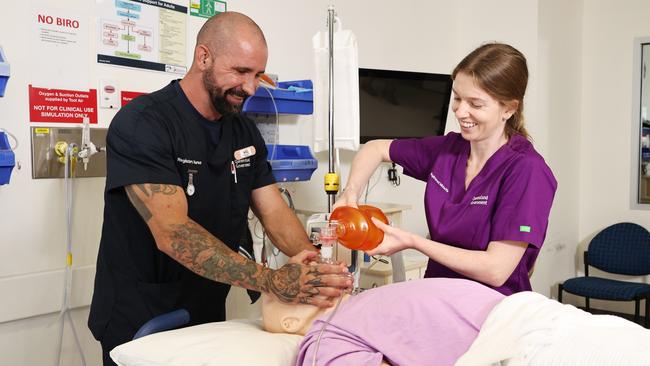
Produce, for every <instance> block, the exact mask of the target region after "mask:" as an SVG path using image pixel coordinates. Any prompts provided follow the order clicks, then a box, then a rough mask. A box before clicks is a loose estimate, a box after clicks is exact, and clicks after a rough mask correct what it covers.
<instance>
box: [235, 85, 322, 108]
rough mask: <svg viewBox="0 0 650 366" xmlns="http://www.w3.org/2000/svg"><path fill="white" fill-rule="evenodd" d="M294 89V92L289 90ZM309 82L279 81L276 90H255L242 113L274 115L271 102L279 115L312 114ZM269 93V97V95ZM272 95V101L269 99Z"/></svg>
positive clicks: (312, 104) (311, 92) (312, 103)
mask: <svg viewBox="0 0 650 366" xmlns="http://www.w3.org/2000/svg"><path fill="white" fill-rule="evenodd" d="M293 88H295V89H296V90H290V89H293ZM312 88H313V84H312V82H311V80H296V81H281V82H279V83H278V89H265V88H264V87H259V88H257V91H256V92H255V94H254V95H252V96H251V97H250V98H248V99H246V102H244V106H243V107H242V111H243V112H245V113H265V114H275V107H274V106H273V100H275V105H276V106H277V109H278V113H281V114H312V113H314V92H313V90H312ZM269 92H270V95H269ZM271 95H273V100H272V99H271Z"/></svg>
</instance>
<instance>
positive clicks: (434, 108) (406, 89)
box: [359, 68, 452, 143]
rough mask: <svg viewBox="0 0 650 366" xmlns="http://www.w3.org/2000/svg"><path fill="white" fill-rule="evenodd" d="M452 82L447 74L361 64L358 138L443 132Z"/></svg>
mask: <svg viewBox="0 0 650 366" xmlns="http://www.w3.org/2000/svg"><path fill="white" fill-rule="evenodd" d="M451 84H452V81H451V76H450V75H447V74H430V73H421V72H408V71H393V70H377V69H362V68H360V69H359V112H360V118H361V121H360V136H359V141H360V142H361V143H365V142H368V141H370V140H375V139H396V138H409V137H424V136H431V135H443V134H444V133H445V124H446V121H447V110H448V109H449V100H450V98H451Z"/></svg>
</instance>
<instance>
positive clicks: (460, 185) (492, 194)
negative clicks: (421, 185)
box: [390, 132, 557, 295]
mask: <svg viewBox="0 0 650 366" xmlns="http://www.w3.org/2000/svg"><path fill="white" fill-rule="evenodd" d="M469 152H470V144H469V141H467V140H465V139H464V138H463V137H462V136H461V135H460V134H459V133H455V132H450V133H448V134H447V135H445V136H432V137H426V138H422V139H402V140H395V141H393V142H392V143H391V145H390V158H391V160H392V161H394V162H395V163H397V164H399V165H401V166H402V167H403V168H404V174H406V175H409V176H411V177H413V178H415V179H419V180H422V181H425V182H426V183H427V185H426V191H425V194H424V208H425V212H426V217H427V225H428V227H429V234H430V235H431V239H432V240H434V241H437V242H440V243H444V244H448V245H452V246H456V247H459V248H463V249H470V250H486V249H487V246H488V244H489V243H490V242H491V241H503V240H513V241H523V242H526V243H528V248H526V252H525V253H524V256H523V257H522V259H521V261H520V262H519V264H518V265H517V267H516V268H515V270H514V271H513V272H512V275H511V276H510V277H509V278H508V280H506V282H505V283H504V284H503V285H502V286H501V287H495V288H494V289H495V290H497V291H499V292H501V293H502V294H504V295H510V294H513V293H515V292H520V291H530V290H531V286H530V281H529V279H528V272H529V271H530V270H531V269H532V267H533V264H534V263H535V259H536V258H537V255H538V254H539V251H540V248H541V247H542V244H543V243H544V238H545V236H546V228H547V227H548V217H549V213H550V211H551V204H552V203H553V197H554V195H555V190H556V189H557V181H556V180H555V177H554V176H553V173H552V172H551V169H550V168H549V167H548V165H546V162H545V161H544V158H542V156H541V155H539V154H538V153H537V151H535V149H534V148H533V145H532V144H531V143H530V141H528V140H527V139H526V138H525V137H523V136H521V135H514V136H512V137H511V138H510V139H509V140H508V142H507V143H506V144H505V145H503V146H502V147H501V148H499V150H497V152H496V153H494V155H492V157H490V159H489V160H488V161H487V163H486V164H485V166H484V167H483V169H481V171H480V172H479V174H478V175H477V176H476V177H475V178H474V179H473V180H472V182H471V183H470V185H469V187H468V189H467V191H466V190H465V176H466V167H467V159H468V158H469ZM425 277H448V278H467V277H466V276H464V275H461V274H459V273H456V272H454V271H452V270H451V269H449V268H447V267H445V266H443V265H442V264H440V263H438V262H435V261H433V260H431V259H430V260H429V264H428V266H427V271H426V273H425Z"/></svg>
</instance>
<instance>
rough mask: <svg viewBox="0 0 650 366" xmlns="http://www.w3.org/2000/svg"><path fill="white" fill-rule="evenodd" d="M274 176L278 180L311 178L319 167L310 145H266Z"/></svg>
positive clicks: (293, 180)
mask: <svg viewBox="0 0 650 366" xmlns="http://www.w3.org/2000/svg"><path fill="white" fill-rule="evenodd" d="M266 149H267V150H268V159H269V163H271V168H273V176H275V180H276V181H278V182H300V181H306V180H310V179H311V176H312V174H313V173H314V171H315V170H316V169H317V168H318V160H316V158H314V156H313V155H312V153H311V150H310V149H309V146H304V145H266Z"/></svg>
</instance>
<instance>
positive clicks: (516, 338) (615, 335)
mask: <svg viewBox="0 0 650 366" xmlns="http://www.w3.org/2000/svg"><path fill="white" fill-rule="evenodd" d="M484 365H508V366H519V365H530V366H541V365H553V366H581V365H585V366H610V365H625V366H637V365H638V366H650V330H648V329H645V328H643V327H642V326H640V325H638V324H635V323H633V322H630V321H628V320H625V319H623V318H620V317H616V316H612V315H592V314H590V313H587V312H585V311H583V310H580V309H578V308H576V307H574V306H572V305H566V304H561V303H559V302H557V301H555V300H550V299H548V298H547V297H545V296H543V295H540V294H537V293H534V292H520V293H517V294H514V295H511V296H508V297H506V298H505V299H504V300H502V301H501V302H500V303H499V304H498V305H497V306H496V307H495V308H494V309H492V311H491V312H490V314H489V315H488V317H487V319H486V320H485V323H484V324H483V327H482V328H481V331H480V332H479V335H478V337H477V338H476V340H474V342H473V343H472V345H471V347H470V348H469V350H468V351H467V352H466V353H465V354H463V356H461V357H460V359H459V360H458V361H457V362H456V366H484Z"/></svg>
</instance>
